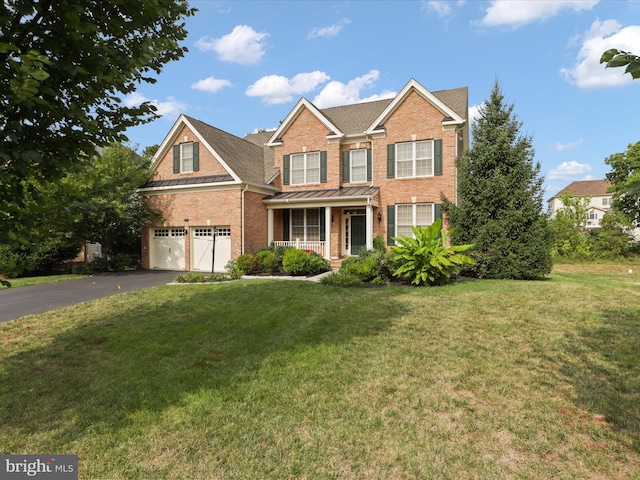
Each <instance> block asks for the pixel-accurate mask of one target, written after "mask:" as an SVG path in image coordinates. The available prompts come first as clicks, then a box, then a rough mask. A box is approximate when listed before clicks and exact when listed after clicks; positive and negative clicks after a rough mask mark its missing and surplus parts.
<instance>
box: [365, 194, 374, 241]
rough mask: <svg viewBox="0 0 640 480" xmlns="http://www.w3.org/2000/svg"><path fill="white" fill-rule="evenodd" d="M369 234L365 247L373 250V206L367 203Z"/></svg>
mask: <svg viewBox="0 0 640 480" xmlns="http://www.w3.org/2000/svg"><path fill="white" fill-rule="evenodd" d="M366 226H367V236H366V244H365V247H366V248H367V250H373V207H372V206H371V205H367V223H366Z"/></svg>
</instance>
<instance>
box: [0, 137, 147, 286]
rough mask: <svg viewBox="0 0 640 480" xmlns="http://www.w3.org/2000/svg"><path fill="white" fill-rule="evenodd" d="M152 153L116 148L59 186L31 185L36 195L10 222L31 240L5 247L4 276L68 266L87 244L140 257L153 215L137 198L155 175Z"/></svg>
mask: <svg viewBox="0 0 640 480" xmlns="http://www.w3.org/2000/svg"><path fill="white" fill-rule="evenodd" d="M150 153H152V152H151V151H150V150H149V149H146V150H145V153H143V156H139V155H137V154H136V152H135V151H134V150H133V149H132V148H130V147H128V146H127V145H123V144H120V143H114V144H112V145H109V146H107V147H106V148H104V149H101V154H100V155H95V156H94V157H93V158H92V159H90V161H89V162H87V163H85V164H83V165H82V166H80V167H77V169H76V170H77V171H75V172H73V173H68V174H67V175H65V177H63V178H61V179H59V180H56V181H55V182H51V181H44V180H43V181H41V182H36V181H35V180H34V179H30V180H29V182H31V185H30V188H29V189H28V191H29V192H35V193H34V194H33V195H27V196H26V197H25V198H26V200H25V202H24V206H23V208H22V209H21V210H20V212H19V213H18V214H16V215H14V217H13V218H12V222H15V225H13V229H14V230H15V231H18V232H21V233H24V235H23V236H24V238H27V237H28V240H24V241H22V242H19V243H18V244H16V245H9V244H5V249H4V250H3V251H2V252H0V257H2V253H3V252H4V258H5V260H4V261H2V260H1V259H0V270H4V271H3V272H1V273H9V274H12V275H19V274H22V273H23V272H25V271H26V272H34V271H40V270H43V269H46V268H49V267H50V266H52V265H55V264H58V263H61V262H63V261H66V260H70V259H72V258H73V257H74V256H75V255H76V253H77V252H78V250H79V247H80V244H81V242H83V241H85V240H89V241H92V242H99V243H101V244H102V247H103V254H105V255H110V254H127V255H128V256H130V257H131V256H133V257H135V256H139V254H140V232H141V229H142V227H143V226H144V225H145V224H146V223H147V221H148V220H149V218H150V216H151V215H152V214H153V212H151V211H149V209H148V208H147V205H146V203H145V202H144V200H143V198H142V197H141V196H140V195H139V194H138V193H137V187H139V186H140V185H141V184H143V183H144V182H145V181H146V180H147V179H148V178H149V177H150V174H151V172H150V171H149V167H150V164H151V156H150ZM35 260H37V261H35Z"/></svg>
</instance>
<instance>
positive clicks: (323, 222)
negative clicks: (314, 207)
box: [320, 207, 327, 242]
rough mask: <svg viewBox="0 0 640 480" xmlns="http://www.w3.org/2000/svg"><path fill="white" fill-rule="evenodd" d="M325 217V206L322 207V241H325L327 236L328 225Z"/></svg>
mask: <svg viewBox="0 0 640 480" xmlns="http://www.w3.org/2000/svg"><path fill="white" fill-rule="evenodd" d="M325 220H326V217H325V207H320V241H321V242H324V241H325V240H326V237H327V225H326V222H325Z"/></svg>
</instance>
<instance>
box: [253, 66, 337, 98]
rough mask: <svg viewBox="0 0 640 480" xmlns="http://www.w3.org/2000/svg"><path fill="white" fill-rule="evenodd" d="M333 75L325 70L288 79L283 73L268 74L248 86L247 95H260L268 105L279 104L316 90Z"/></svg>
mask: <svg viewBox="0 0 640 480" xmlns="http://www.w3.org/2000/svg"><path fill="white" fill-rule="evenodd" d="M330 78H331V77H329V75H327V74H326V73H324V72H320V71H317V70H316V71H315V72H310V73H299V74H297V75H296V76H294V77H292V78H291V79H288V78H287V77H283V76H281V75H267V76H266V77H262V78H260V79H259V80H258V81H257V82H255V83H254V84H253V85H250V86H249V88H247V90H246V92H245V95H247V96H249V97H260V98H261V99H262V102H263V103H266V104H267V105H278V104H281V103H287V102H290V101H291V100H293V97H294V95H296V96H298V95H302V94H304V93H307V92H311V91H313V90H315V89H316V88H317V87H318V85H320V84H322V83H324V82H326V81H327V80H329V79H330Z"/></svg>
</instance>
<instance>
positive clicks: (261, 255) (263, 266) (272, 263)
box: [256, 250, 280, 273]
mask: <svg viewBox="0 0 640 480" xmlns="http://www.w3.org/2000/svg"><path fill="white" fill-rule="evenodd" d="M256 259H257V261H258V268H259V269H260V271H263V272H267V273H275V272H277V271H278V270H279V269H280V261H279V260H278V257H277V256H276V254H275V253H274V252H272V251H271V250H262V251H259V252H258V253H257V254H256Z"/></svg>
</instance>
